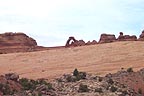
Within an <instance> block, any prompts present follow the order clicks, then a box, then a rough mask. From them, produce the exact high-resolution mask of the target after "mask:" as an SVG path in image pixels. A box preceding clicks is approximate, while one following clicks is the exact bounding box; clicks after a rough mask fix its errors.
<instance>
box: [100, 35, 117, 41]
mask: <svg viewBox="0 0 144 96" xmlns="http://www.w3.org/2000/svg"><path fill="white" fill-rule="evenodd" d="M114 41H116V37H115V35H113V34H101V37H100V40H99V43H110V42H114Z"/></svg>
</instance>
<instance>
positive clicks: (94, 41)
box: [86, 40, 97, 45]
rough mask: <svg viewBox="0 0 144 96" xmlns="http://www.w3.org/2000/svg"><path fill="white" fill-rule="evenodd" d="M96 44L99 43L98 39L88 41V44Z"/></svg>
mask: <svg viewBox="0 0 144 96" xmlns="http://www.w3.org/2000/svg"><path fill="white" fill-rule="evenodd" d="M95 44H97V41H96V40H93V41H92V42H90V41H88V42H87V43H86V45H95Z"/></svg>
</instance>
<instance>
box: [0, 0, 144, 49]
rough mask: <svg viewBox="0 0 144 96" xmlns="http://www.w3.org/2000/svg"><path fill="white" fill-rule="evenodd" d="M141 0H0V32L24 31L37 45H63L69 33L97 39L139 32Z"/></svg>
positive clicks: (143, 8)
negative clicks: (109, 35) (105, 35)
mask: <svg viewBox="0 0 144 96" xmlns="http://www.w3.org/2000/svg"><path fill="white" fill-rule="evenodd" d="M143 4H144V0H0V33H4V32H24V33H26V34H27V35H29V36H31V37H33V38H34V39H36V40H37V42H38V44H39V45H43V46H56V45H65V42H66V40H67V39H68V37H69V36H75V37H76V39H84V40H85V41H88V40H93V39H95V40H97V41H98V40H99V37H100V34H101V33H111V34H115V35H116V36H118V35H119V32H120V31H123V32H124V34H129V35H133V34H135V35H137V36H139V35H140V33H141V31H142V30H143V29H144V6H143Z"/></svg>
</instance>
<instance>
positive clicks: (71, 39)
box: [65, 36, 77, 47]
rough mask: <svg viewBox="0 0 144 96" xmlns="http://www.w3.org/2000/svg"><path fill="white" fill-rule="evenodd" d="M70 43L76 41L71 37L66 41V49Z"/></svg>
mask: <svg viewBox="0 0 144 96" xmlns="http://www.w3.org/2000/svg"><path fill="white" fill-rule="evenodd" d="M71 41H72V43H74V42H77V40H76V39H75V38H74V37H73V36H71V37H69V39H68V40H67V42H66V45H65V46H66V47H69V46H70V45H71V44H72V43H70V42H71Z"/></svg>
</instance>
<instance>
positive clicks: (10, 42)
mask: <svg viewBox="0 0 144 96" xmlns="http://www.w3.org/2000/svg"><path fill="white" fill-rule="evenodd" d="M47 49H48V48H46V47H42V46H37V42H36V40H34V39H33V38H31V37H29V36H27V35H26V34H24V33H12V32H7V33H4V34H0V54H6V53H17V52H32V51H40V50H47Z"/></svg>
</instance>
